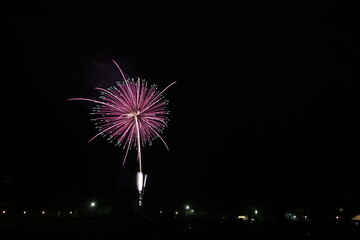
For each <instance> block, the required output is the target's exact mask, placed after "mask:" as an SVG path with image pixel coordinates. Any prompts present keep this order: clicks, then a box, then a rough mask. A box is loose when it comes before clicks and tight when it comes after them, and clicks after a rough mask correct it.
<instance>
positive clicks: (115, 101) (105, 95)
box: [69, 60, 176, 172]
mask: <svg viewBox="0 0 360 240" xmlns="http://www.w3.org/2000/svg"><path fill="white" fill-rule="evenodd" d="M113 62H114V64H115V65H116V67H117V68H118V69H119V71H120V73H121V75H122V78H123V81H122V82H117V86H113V87H109V88H107V89H103V88H95V89H97V90H99V91H100V93H101V96H100V99H99V100H93V99H88V98H70V99H69V100H80V101H90V102H94V103H96V104H97V105H96V107H94V108H93V112H92V114H93V115H95V116H96V117H95V118H94V119H93V121H95V125H96V129H97V130H98V131H99V133H98V134H96V135H95V136H94V137H93V138H91V139H90V140H89V142H91V141H92V140H93V139H95V138H96V137H98V136H100V135H102V136H104V137H107V138H108V140H110V141H111V142H114V141H115V145H119V146H120V145H122V146H123V147H124V149H125V148H126V153H125V157H124V161H123V165H124V164H125V161H126V157H127V154H128V151H129V150H130V149H131V147H136V149H137V158H138V161H139V172H142V167H141V146H144V145H145V144H147V143H148V144H150V145H151V143H152V141H153V140H155V139H156V138H159V139H160V140H161V141H162V142H163V143H164V145H165V147H166V148H167V149H169V148H168V146H167V144H166V142H165V140H164V139H163V138H162V137H161V136H160V133H162V131H163V130H164V128H165V127H167V123H168V121H169V119H168V118H167V115H168V114H169V111H167V110H165V107H166V105H168V101H167V100H165V99H164V96H163V95H162V94H163V93H164V92H165V91H166V90H167V89H168V88H169V87H171V86H172V85H174V84H175V83H176V82H173V83H171V84H170V85H168V86H167V87H166V88H165V89H164V90H162V91H161V92H159V91H158V90H157V86H156V85H151V86H148V85H147V82H146V81H145V80H140V78H137V80H134V79H126V78H125V75H124V74H123V72H122V71H121V69H120V67H119V65H118V64H117V63H116V62H115V61H114V60H113Z"/></svg>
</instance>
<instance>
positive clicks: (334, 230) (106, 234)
mask: <svg viewBox="0 0 360 240" xmlns="http://www.w3.org/2000/svg"><path fill="white" fill-rule="evenodd" d="M0 239H1V240H5V239H88V240H89V239H96V240H98V239H99V240H100V239H149V240H150V239H154V240H160V239H174V240H180V239H181V240H182V239H353V240H355V239H360V226H359V225H356V224H355V222H350V221H349V222H342V223H328V224H319V223H317V224H315V223H311V222H282V223H270V222H259V223H250V222H243V221H239V220H237V219H228V220H224V219H186V218H172V217H167V216H154V217H131V218H126V219H125V218H67V219H66V218H64V219H56V218H52V219H49V218H48V219H41V218H36V219H35V218H34V219H7V220H4V219H2V220H1V222H0Z"/></svg>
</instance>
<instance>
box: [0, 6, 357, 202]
mask: <svg viewBox="0 0 360 240" xmlns="http://www.w3.org/2000/svg"><path fill="white" fill-rule="evenodd" d="M188 2H189V3H186V2H183V1H181V2H172V3H166V4H163V3H154V2H153V1H147V2H146V3H143V2H141V1H129V2H124V3H121V1H120V2H119V3H117V4H116V5H114V4H112V3H110V2H107V1H84V2H83V3H82V4H78V5H72V3H71V4H70V3H64V2H58V3H56V4H55V3H53V4H47V5H43V4H37V5H36V4H35V5H31V6H30V5H29V6H27V5H25V6H24V10H23V11H20V10H17V11H10V10H9V11H3V12H1V25H2V28H1V29H2V36H3V37H2V41H3V43H2V44H1V48H2V49H1V53H2V54H1V55H2V60H3V64H2V67H3V70H2V76H3V77H2V90H3V91H2V94H1V97H2V102H3V105H2V108H3V111H2V122H3V131H2V136H3V142H5V145H4V143H3V147H2V149H3V151H2V153H3V154H2V157H1V162H0V164H1V165H0V166H1V167H0V175H1V177H2V178H6V177H10V178H12V180H13V182H14V184H16V185H17V186H20V187H21V188H24V189H31V191H32V189H36V190H37V191H42V190H46V191H48V192H55V193H64V194H66V193H69V194H70V193H73V192H84V193H86V194H89V195H91V194H95V193H99V192H100V193H113V192H116V191H118V190H119V189H120V190H121V189H123V188H129V187H131V184H133V183H132V180H133V179H132V177H133V174H134V172H135V169H136V162H135V152H134V151H133V152H131V154H130V157H129V159H128V160H129V161H128V164H127V165H126V167H124V168H121V166H120V165H121V162H122V157H123V155H124V152H125V151H124V150H122V149H121V148H118V147H114V146H113V145H111V144H109V143H108V142H106V140H105V139H102V138H99V139H97V140H95V141H94V142H92V143H90V144H88V143H87V140H88V139H90V138H91V137H92V136H93V135H94V134H95V133H96V131H95V130H94V128H93V126H92V123H91V122H90V116H89V112H90V111H91V107H92V105H91V104H88V103H83V102H68V101H67V99H68V98H70V97H92V98H96V97H97V96H98V95H97V92H96V90H94V87H97V86H100V87H107V86H111V85H114V83H115V81H117V80H120V79H121V78H120V75H119V74H118V73H117V70H116V68H115V66H114V65H113V64H112V63H111V59H115V60H117V61H118V62H119V64H120V66H121V67H122V68H123V70H124V71H125V72H126V74H127V75H128V76H130V77H136V76H140V77H142V78H145V79H147V80H148V82H150V83H156V84H157V85H158V86H159V88H160V89H161V88H164V87H165V86H167V85H168V84H169V83H171V82H172V81H177V84H176V85H175V86H174V87H172V88H171V89H169V90H168V91H167V92H166V94H165V96H166V98H167V99H169V100H170V105H169V110H170V111H171V115H170V118H171V121H170V126H169V128H168V129H166V131H165V133H164V138H165V139H166V141H167V143H168V144H169V147H170V151H169V152H168V151H167V150H166V149H165V147H164V146H162V143H161V141H156V142H155V143H154V145H153V146H152V147H146V148H145V149H144V153H143V155H144V165H145V166H144V167H145V169H144V171H145V172H147V173H148V174H149V182H148V187H147V198H148V199H149V200H148V201H149V202H153V203H155V202H156V203H158V204H165V203H166V202H167V204H169V205H171V204H177V203H182V202H183V201H184V202H186V201H187V202H194V204H198V205H199V206H200V205H208V206H220V205H223V204H230V205H231V204H234V203H235V202H238V201H245V202H246V201H260V202H271V201H273V200H277V201H284V202H286V201H290V202H291V201H295V200H294V199H298V200H296V201H299V202H300V203H308V202H312V201H323V199H332V200H333V201H342V199H343V198H345V197H348V196H357V197H358V196H359V190H358V189H357V188H356V185H355V181H356V179H357V176H358V168H357V167H356V166H357V165H356V164H355V163H356V162H357V160H358V159H359V151H358V149H359V148H358V145H359V141H358V136H359V127H358V124H359V117H358V114H357V112H358V109H359V107H358V101H357V100H358V88H357V85H356V83H357V82H358V79H359V77H360V72H359V70H360V68H359V64H360V59H359V54H360V49H359V42H360V30H359V29H360V18H359V16H360V15H359V14H360V13H359V12H356V9H358V8H356V7H355V6H351V5H345V4H342V3H341V2H335V1H326V4H320V3H319V4H317V5H314V4H312V5H311V4H305V3H304V4H303V5H296V4H295V3H293V4H289V3H287V5H283V4H278V5H271V4H273V3H267V5H261V4H259V5H258V6H250V5H244V4H243V5H241V4H230V3H229V4H228V3H226V2H224V1H220V2H221V3H220V2H215V3H213V2H208V1H202V2H201V3H194V2H193V1H188ZM25 9H26V10H25ZM34 191H35V190H34ZM100 195H101V194H100ZM319 199H320V200H319Z"/></svg>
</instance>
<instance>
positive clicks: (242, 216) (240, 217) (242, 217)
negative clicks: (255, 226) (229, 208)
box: [238, 215, 248, 221]
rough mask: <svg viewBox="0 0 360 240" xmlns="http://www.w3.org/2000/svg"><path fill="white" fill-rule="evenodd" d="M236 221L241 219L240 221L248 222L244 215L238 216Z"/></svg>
mask: <svg viewBox="0 0 360 240" xmlns="http://www.w3.org/2000/svg"><path fill="white" fill-rule="evenodd" d="M238 219H242V220H244V221H247V220H248V217H247V216H245V215H239V216H238Z"/></svg>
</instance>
